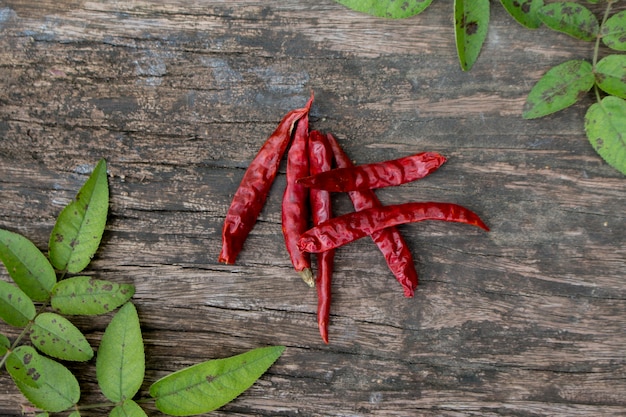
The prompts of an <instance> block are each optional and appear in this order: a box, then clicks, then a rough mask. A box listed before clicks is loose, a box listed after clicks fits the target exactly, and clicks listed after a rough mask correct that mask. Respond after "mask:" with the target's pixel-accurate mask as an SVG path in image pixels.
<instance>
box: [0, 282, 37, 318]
mask: <svg viewBox="0 0 626 417" xmlns="http://www.w3.org/2000/svg"><path fill="white" fill-rule="evenodd" d="M35 314H36V311H35V304H33V302H32V301H31V300H30V298H28V296H27V295H26V294H25V293H24V291H22V290H20V289H19V288H18V287H16V286H15V285H12V284H10V283H8V282H5V281H0V318H1V319H2V320H4V321H5V322H6V323H7V324H9V325H11V326H15V327H24V326H26V325H27V324H28V322H29V321H31V320H32V319H34V318H35Z"/></svg>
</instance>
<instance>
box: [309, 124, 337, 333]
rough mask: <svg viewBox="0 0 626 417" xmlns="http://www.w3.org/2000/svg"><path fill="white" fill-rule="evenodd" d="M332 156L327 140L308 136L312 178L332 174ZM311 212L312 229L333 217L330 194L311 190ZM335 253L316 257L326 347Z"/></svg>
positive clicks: (320, 322)
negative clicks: (316, 175) (314, 175)
mask: <svg viewBox="0 0 626 417" xmlns="http://www.w3.org/2000/svg"><path fill="white" fill-rule="evenodd" d="M332 160H333V154H332V150H331V148H330V145H329V144H328V141H327V140H326V136H324V135H322V134H321V133H320V132H318V131H317V130H314V131H312V132H311V133H310V134H309V163H310V169H311V174H318V173H320V172H325V171H329V170H330V169H331V167H332ZM311 210H312V214H313V225H318V224H321V223H323V222H325V221H326V220H330V218H331V217H332V211H331V200H330V192H328V191H324V190H315V189H311ZM334 258H335V251H334V250H328V251H324V252H321V253H318V254H317V280H316V286H317V326H318V328H319V331H320V335H321V336H322V340H323V341H324V343H328V322H329V318H330V301H331V282H332V273H333V264H334Z"/></svg>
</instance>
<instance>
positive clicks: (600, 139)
mask: <svg viewBox="0 0 626 417" xmlns="http://www.w3.org/2000/svg"><path fill="white" fill-rule="evenodd" d="M585 132H586V133H587V139H589V142H591V146H593V148H594V149H595V150H596V152H598V153H599V154H600V156H601V157H602V158H603V159H604V160H605V161H606V162H607V163H608V164H609V165H611V166H612V167H613V168H615V169H617V170H618V171H620V172H621V173H622V174H624V175H626V101H624V100H623V99H621V98H618V97H612V96H608V97H605V98H603V99H602V101H601V102H600V103H595V104H593V105H591V107H589V110H587V114H586V115H585Z"/></svg>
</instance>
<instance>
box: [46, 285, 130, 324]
mask: <svg viewBox="0 0 626 417" xmlns="http://www.w3.org/2000/svg"><path fill="white" fill-rule="evenodd" d="M133 294H135V287H134V286H133V285H131V284H118V283H114V282H110V281H105V280H99V279H94V278H91V277H86V276H78V277H71V278H67V279H64V280H63V281H60V282H59V283H57V285H55V286H54V288H53V289H52V297H51V299H50V302H51V304H52V307H53V308H54V309H55V310H57V311H58V312H60V313H62V314H71V315H76V314H80V315H97V314H105V313H108V312H110V311H113V310H115V309H116V308H118V307H119V306H121V305H122V304H124V303H125V302H126V301H128V300H129V299H130V298H131V297H132V296H133Z"/></svg>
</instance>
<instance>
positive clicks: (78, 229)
mask: <svg viewBox="0 0 626 417" xmlns="http://www.w3.org/2000/svg"><path fill="white" fill-rule="evenodd" d="M108 208H109V185H108V180H107V172H106V162H105V161H104V159H102V160H100V162H98V165H96V167H95V169H94V170H93V172H92V173H91V175H90V176H89V178H88V179H87V181H86V182H85V184H84V185H83V186H82V187H81V189H80V191H79V192H78V194H77V195H76V198H75V199H74V200H73V201H72V202H70V203H69V204H68V205H67V206H66V207H65V208H64V209H63V210H62V211H61V214H59V217H58V219H57V221H56V223H55V225H54V228H53V230H52V234H51V236H50V241H49V256H50V262H51V263H52V265H53V266H54V267H55V268H56V269H58V270H61V271H67V272H70V273H73V274H75V273H78V272H80V271H82V270H83V269H85V267H86V266H87V265H88V264H89V262H90V261H91V258H92V257H93V256H94V254H95V253H96V250H97V249H98V246H99V245H100V240H101V238H102V234H103V233H104V227H105V224H106V219H107V212H108Z"/></svg>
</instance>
